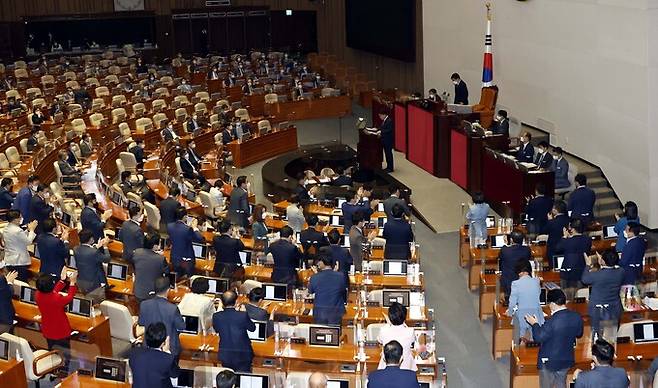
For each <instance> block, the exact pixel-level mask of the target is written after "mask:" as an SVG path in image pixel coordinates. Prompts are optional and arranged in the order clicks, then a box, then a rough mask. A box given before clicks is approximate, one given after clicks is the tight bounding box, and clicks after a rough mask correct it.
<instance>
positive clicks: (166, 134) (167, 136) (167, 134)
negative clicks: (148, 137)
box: [161, 121, 178, 143]
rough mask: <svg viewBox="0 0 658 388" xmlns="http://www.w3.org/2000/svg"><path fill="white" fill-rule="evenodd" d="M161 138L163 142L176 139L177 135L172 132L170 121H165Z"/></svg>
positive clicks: (172, 127)
mask: <svg viewBox="0 0 658 388" xmlns="http://www.w3.org/2000/svg"><path fill="white" fill-rule="evenodd" d="M161 134H162V138H163V139H164V141H165V142H167V143H168V142H170V141H174V140H177V139H178V135H177V134H176V132H174V126H173V125H172V123H171V121H170V122H168V123H167V126H166V127H165V129H163V130H162V133H161Z"/></svg>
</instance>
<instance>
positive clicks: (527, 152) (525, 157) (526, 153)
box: [516, 143, 535, 163]
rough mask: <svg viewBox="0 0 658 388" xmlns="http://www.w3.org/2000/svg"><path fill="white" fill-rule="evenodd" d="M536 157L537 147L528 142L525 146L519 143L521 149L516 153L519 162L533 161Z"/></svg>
mask: <svg viewBox="0 0 658 388" xmlns="http://www.w3.org/2000/svg"><path fill="white" fill-rule="evenodd" d="M534 157H535V148H534V147H533V146H532V144H531V143H528V144H526V145H525V147H524V146H523V144H521V145H519V150H518V151H517V153H516V160H517V161H519V162H525V163H532V162H533V158H534Z"/></svg>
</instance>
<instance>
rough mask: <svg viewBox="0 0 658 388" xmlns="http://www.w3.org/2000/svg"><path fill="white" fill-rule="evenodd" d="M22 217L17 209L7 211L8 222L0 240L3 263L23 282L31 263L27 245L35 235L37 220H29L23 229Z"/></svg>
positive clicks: (26, 277) (25, 279)
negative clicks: (2, 248) (25, 228)
mask: <svg viewBox="0 0 658 388" xmlns="http://www.w3.org/2000/svg"><path fill="white" fill-rule="evenodd" d="M22 218H23V217H21V213H20V212H19V211H17V210H10V211H9V212H8V213H7V221H9V224H7V226H6V227H5V229H4V230H3V231H2V240H3V242H4V247H5V265H6V266H7V268H8V269H9V271H16V272H18V279H19V280H22V281H24V282H25V281H27V279H28V268H29V266H30V264H31V263H32V259H31V257H30V253H29V252H28V251H27V246H28V245H31V244H32V242H33V241H34V238H35V237H36V236H37V235H36V233H35V232H34V230H35V229H36V228H37V221H32V222H30V223H29V224H27V230H23V229H21V223H22V222H23V219H22Z"/></svg>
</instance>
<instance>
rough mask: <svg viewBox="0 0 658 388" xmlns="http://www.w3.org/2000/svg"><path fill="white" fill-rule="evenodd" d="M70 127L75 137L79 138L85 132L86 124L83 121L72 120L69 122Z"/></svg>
mask: <svg viewBox="0 0 658 388" xmlns="http://www.w3.org/2000/svg"><path fill="white" fill-rule="evenodd" d="M71 126H72V127H73V131H74V132H75V134H76V135H78V136H81V135H82V134H83V133H85V132H87V124H85V121H84V120H83V119H73V120H72V121H71Z"/></svg>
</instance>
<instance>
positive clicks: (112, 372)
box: [94, 357, 128, 383]
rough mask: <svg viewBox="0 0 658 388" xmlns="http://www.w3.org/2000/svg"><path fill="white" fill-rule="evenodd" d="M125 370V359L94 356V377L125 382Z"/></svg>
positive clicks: (126, 365) (126, 362) (126, 364)
mask: <svg viewBox="0 0 658 388" xmlns="http://www.w3.org/2000/svg"><path fill="white" fill-rule="evenodd" d="M127 370H128V361H127V360H117V359H114V358H105V357H96V370H95V372H94V377H95V378H97V379H100V380H108V381H114V382H119V383H125V382H126V374H127V373H126V372H127Z"/></svg>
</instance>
